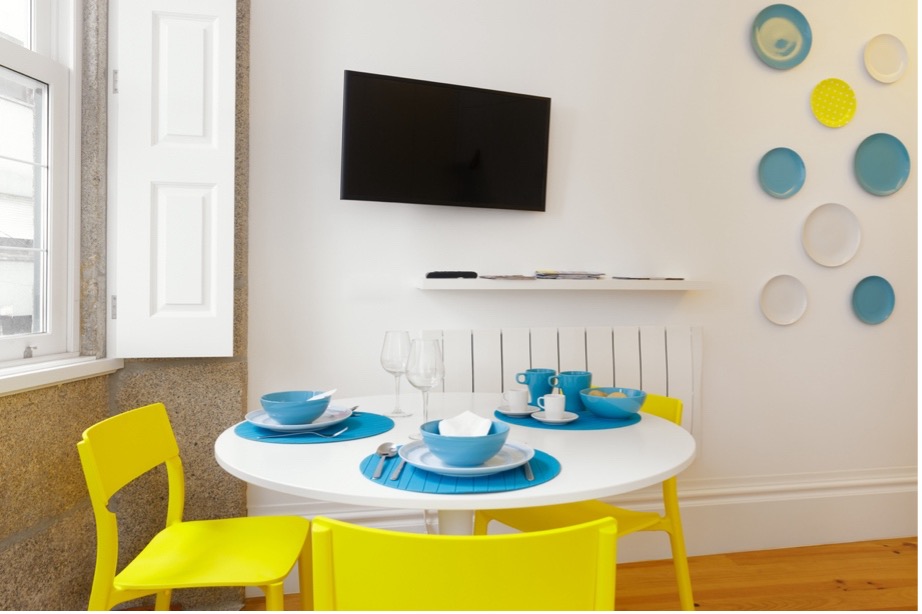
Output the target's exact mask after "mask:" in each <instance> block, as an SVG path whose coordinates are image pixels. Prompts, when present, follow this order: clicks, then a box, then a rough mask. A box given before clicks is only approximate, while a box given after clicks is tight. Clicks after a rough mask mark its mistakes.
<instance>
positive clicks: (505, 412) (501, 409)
mask: <svg viewBox="0 0 922 614" xmlns="http://www.w3.org/2000/svg"><path fill="white" fill-rule="evenodd" d="M496 411H498V412H499V413H501V414H502V415H504V416H512V417H513V418H514V417H516V416H530V415H532V414H533V413H535V412H536V411H538V408H537V407H532V406H530V405H529V406H528V407H526V408H525V409H524V410H522V411H511V410H510V409H509V408H508V407H497V408H496Z"/></svg>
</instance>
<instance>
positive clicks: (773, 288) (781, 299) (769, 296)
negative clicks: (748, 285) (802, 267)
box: [759, 275, 807, 326]
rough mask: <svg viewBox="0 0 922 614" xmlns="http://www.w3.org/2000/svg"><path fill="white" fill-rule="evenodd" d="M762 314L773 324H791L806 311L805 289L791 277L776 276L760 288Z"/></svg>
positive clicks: (798, 281)
mask: <svg viewBox="0 0 922 614" xmlns="http://www.w3.org/2000/svg"><path fill="white" fill-rule="evenodd" d="M759 305H760V306H761V307H762V313H763V314H765V317H766V318H768V319H769V320H770V321H772V322H774V323H775V324H781V325H782V326H786V325H788V324H793V323H794V322H796V321H797V320H799V319H800V318H801V316H803V315H804V312H805V311H806V310H807V289H806V288H805V287H804V285H803V284H802V283H801V281H800V280H799V279H797V278H796V277H794V276H792V275H777V276H775V277H772V278H771V279H769V280H768V283H766V284H765V287H764V288H762V296H761V297H760V299H759Z"/></svg>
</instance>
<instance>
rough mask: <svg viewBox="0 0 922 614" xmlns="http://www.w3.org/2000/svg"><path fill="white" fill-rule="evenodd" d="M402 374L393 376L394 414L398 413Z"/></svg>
mask: <svg viewBox="0 0 922 614" xmlns="http://www.w3.org/2000/svg"><path fill="white" fill-rule="evenodd" d="M401 375H403V374H402V373H398V374H397V375H395V376H394V412H395V413H397V412H399V411H400V376H401Z"/></svg>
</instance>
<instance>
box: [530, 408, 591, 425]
mask: <svg viewBox="0 0 922 614" xmlns="http://www.w3.org/2000/svg"><path fill="white" fill-rule="evenodd" d="M531 417H532V418H534V419H535V420H537V421H538V422H544V423H545V424H566V423H567V422H573V421H574V420H576V419H577V418H579V414H574V413H573V412H572V411H565V412H563V417H562V418H560V419H559V420H551V419H550V418H548V417H547V416H546V415H545V413H544V412H543V411H539V412H536V413H534V414H532V415H531Z"/></svg>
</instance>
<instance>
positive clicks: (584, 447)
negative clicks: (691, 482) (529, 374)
mask: <svg viewBox="0 0 922 614" xmlns="http://www.w3.org/2000/svg"><path fill="white" fill-rule="evenodd" d="M500 401H501V395H499V394H493V393H432V394H431V395H430V399H429V419H430V420H434V419H439V418H448V417H452V416H455V415H457V414H459V413H461V412H463V411H465V410H470V411H472V412H474V413H476V414H478V415H480V416H484V417H490V418H493V411H494V410H495V409H496V408H497V407H498V406H499V404H500ZM333 405H336V406H344V407H352V406H353V405H358V406H359V408H358V409H357V410H356V411H358V412H373V413H379V414H384V415H387V414H388V413H389V412H390V411H391V410H392V409H393V406H394V396H393V395H380V396H369V397H355V398H344V399H340V398H335V399H334V400H333ZM401 407H402V408H404V409H405V410H407V411H411V412H412V413H413V415H412V416H411V417H409V418H395V419H394V423H395V425H394V428H393V429H392V430H390V431H388V432H386V433H383V434H381V435H376V436H374V437H368V438H365V439H356V440H351V441H332V442H326V443H317V444H279V443H269V442H268V441H253V440H249V439H244V438H242V437H239V436H237V435H236V434H235V433H234V427H230V428H228V429H227V430H226V431H224V432H223V433H222V434H221V435H220V436H219V437H218V439H217V441H216V442H215V458H216V459H217V461H218V464H220V465H221V467H222V468H223V469H224V470H225V471H227V472H228V473H230V474H231V475H234V476H236V477H238V478H240V479H241V480H244V481H246V482H248V483H250V484H255V485H257V486H261V487H264V488H268V489H272V490H276V491H280V492H284V493H289V494H293V495H299V496H303V497H309V498H312V499H319V500H322V501H332V502H337V503H348V504H354V505H364V506H370V507H385V508H401V509H421V510H427V509H434V510H438V512H439V531H440V532H442V533H450V534H465V533H467V534H469V533H470V532H471V522H472V520H471V518H472V514H471V512H472V510H476V509H497V508H514V507H530V506H535V505H549V504H553V503H569V502H573V501H583V500H586V499H597V498H601V497H607V496H611V495H617V494H621V493H625V492H630V491H634V490H638V489H640V488H644V487H646V486H650V485H653V484H657V483H659V482H662V481H663V480H665V479H666V478H669V477H671V476H673V475H676V474H678V473H679V472H681V471H682V470H684V469H685V468H686V467H688V466H689V465H690V464H691V463H692V460H693V459H694V456H695V440H694V438H693V437H692V436H691V434H690V433H688V431H686V430H684V429H682V428H681V427H679V426H677V425H675V424H673V423H671V422H669V421H667V420H663V419H661V418H658V417H656V416H652V415H648V414H644V415H643V419H642V420H641V421H640V422H638V423H636V424H633V425H630V426H626V427H622V428H615V429H603V430H575V429H569V428H566V427H563V428H560V429H544V428H531V427H526V426H518V425H512V426H511V429H510V432H509V440H510V441H517V442H521V443H525V444H527V445H529V446H531V447H532V448H535V449H536V450H543V451H544V452H546V453H548V454H550V455H552V456H554V457H555V458H556V459H557V460H558V461H560V464H561V470H560V474H559V475H557V476H556V477H555V478H553V479H552V480H550V481H548V482H545V483H543V484H539V485H537V486H532V487H530V488H524V489H521V490H511V491H506V492H499V493H484V494H463V495H461V494H459V495H446V494H428V493H418V492H409V491H404V490H397V489H394V488H388V487H386V486H382V485H381V484H379V483H377V482H375V481H372V480H369V479H368V478H366V477H364V476H363V475H362V473H361V471H360V469H359V464H360V462H361V461H362V460H363V459H364V458H365V457H366V456H368V455H369V454H372V453H374V451H375V449H376V448H377V447H378V446H379V445H380V444H381V443H383V442H386V441H392V442H395V443H397V444H405V443H409V442H410V439H409V436H410V434H411V433H413V432H416V431H417V430H418V427H419V424H420V423H421V422H422V402H421V395H420V394H419V393H416V394H413V395H401ZM270 441H271V440H270ZM396 460H397V459H392V460H391V461H390V462H389V463H388V465H387V468H388V469H387V471H388V472H389V471H390V469H391V468H392V467H393V466H394V463H395V462H396ZM385 477H387V473H385Z"/></svg>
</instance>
